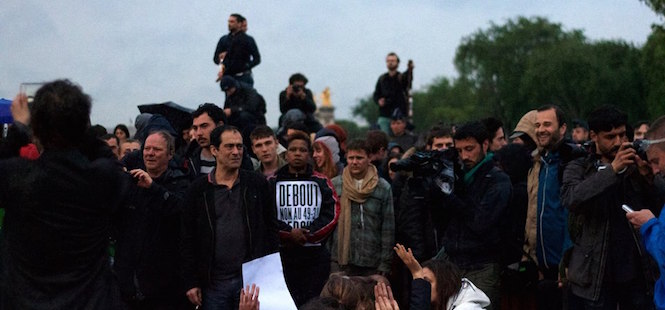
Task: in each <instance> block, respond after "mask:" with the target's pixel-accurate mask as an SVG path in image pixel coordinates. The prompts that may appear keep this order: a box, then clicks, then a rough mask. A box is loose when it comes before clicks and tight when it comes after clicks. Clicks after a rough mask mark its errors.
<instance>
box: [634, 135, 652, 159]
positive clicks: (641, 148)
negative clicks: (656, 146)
mask: <svg viewBox="0 0 665 310" xmlns="http://www.w3.org/2000/svg"><path fill="white" fill-rule="evenodd" d="M630 147H631V148H633V149H634V150H635V154H637V156H639V157H640V158H641V159H642V160H647V148H648V147H649V143H648V142H647V141H645V140H642V139H637V140H635V141H633V144H631V145H630Z"/></svg>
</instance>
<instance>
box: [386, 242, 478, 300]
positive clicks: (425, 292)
mask: <svg viewBox="0 0 665 310" xmlns="http://www.w3.org/2000/svg"><path fill="white" fill-rule="evenodd" d="M394 249H395V252H396V253H397V255H398V256H399V258H400V259H401V260H402V262H404V264H405V265H406V266H407V268H408V269H409V271H411V275H412V276H413V283H412V289H411V302H410V306H411V307H410V308H411V310H420V309H437V310H443V309H456V310H459V309H484V308H485V307H487V306H489V305H490V301H489V298H487V295H485V293H483V291H481V290H480V289H479V288H477V287H476V286H475V285H473V283H471V281H469V280H468V279H466V278H462V277H461V273H460V271H459V269H458V268H457V266H455V265H454V264H453V263H451V262H449V261H446V260H429V261H426V262H425V263H423V265H422V266H421V265H420V264H419V263H418V261H417V260H416V259H415V258H414V257H413V253H412V252H411V249H408V250H407V249H406V248H404V246H403V245H401V244H399V243H398V244H397V245H396V246H395V247H394ZM377 291H378V292H379V296H377V301H380V302H377V310H386V309H387V310H394V309H398V308H396V304H395V303H394V302H391V301H390V299H391V298H390V297H391V296H392V294H391V293H390V289H389V288H387V290H385V289H384V288H383V287H380V288H377ZM386 291H387V292H386ZM382 292H386V293H382Z"/></svg>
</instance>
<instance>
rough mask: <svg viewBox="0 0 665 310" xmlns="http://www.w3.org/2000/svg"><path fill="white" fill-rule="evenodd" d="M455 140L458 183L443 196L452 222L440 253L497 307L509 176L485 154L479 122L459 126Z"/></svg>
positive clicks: (486, 139) (485, 143) (483, 132)
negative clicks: (462, 164)
mask: <svg viewBox="0 0 665 310" xmlns="http://www.w3.org/2000/svg"><path fill="white" fill-rule="evenodd" d="M453 139H454V141H455V149H456V150H457V153H458V154H459V159H460V160H461V161H462V162H463V163H464V167H463V168H462V173H463V175H460V176H459V177H460V178H459V179H460V180H461V181H462V182H461V184H458V185H457V186H456V187H455V190H454V191H453V192H452V193H450V194H449V195H444V198H443V206H444V208H445V209H447V211H448V213H449V214H450V220H449V223H448V227H447V228H446V230H445V233H444V237H443V249H444V251H445V252H444V253H442V254H444V257H446V258H447V259H448V260H450V261H451V262H453V263H455V264H456V265H457V266H459V267H460V269H461V270H462V276H463V277H465V278H468V279H469V280H471V282H473V283H474V284H476V285H477V286H478V287H479V288H480V289H482V291H483V292H485V294H487V296H488V297H489V298H490V300H491V301H492V305H499V272H500V270H501V269H500V264H499V262H500V258H501V249H502V248H501V247H502V246H501V244H502V243H501V237H500V235H501V234H500V229H499V226H500V222H501V221H502V219H503V217H504V216H505V214H506V210H507V208H508V202H509V200H510V195H511V191H512V186H511V183H510V178H509V177H508V175H506V174H505V173H504V172H502V171H501V170H500V169H499V168H497V167H495V165H494V161H493V160H492V157H493V156H492V154H491V153H490V154H488V147H489V143H490V142H489V134H488V132H487V130H486V129H485V126H484V125H483V124H482V123H481V122H479V121H475V122H470V123H467V124H464V125H462V126H460V127H459V129H458V130H457V131H456V132H455V135H454V136H453Z"/></svg>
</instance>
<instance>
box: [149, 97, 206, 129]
mask: <svg viewBox="0 0 665 310" xmlns="http://www.w3.org/2000/svg"><path fill="white" fill-rule="evenodd" d="M138 108H139V112H141V113H150V114H160V115H162V116H164V118H166V120H168V121H169V123H171V126H173V128H174V129H175V130H177V132H178V134H180V132H182V130H183V129H187V128H189V127H190V126H192V112H194V110H192V109H190V108H186V107H183V106H181V105H179V104H177V103H175V102H171V101H167V102H162V103H150V104H142V105H139V106H138Z"/></svg>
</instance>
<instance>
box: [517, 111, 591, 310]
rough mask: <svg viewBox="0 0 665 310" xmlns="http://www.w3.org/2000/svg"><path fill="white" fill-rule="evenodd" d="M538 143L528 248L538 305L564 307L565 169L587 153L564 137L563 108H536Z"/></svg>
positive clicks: (529, 186)
mask: <svg viewBox="0 0 665 310" xmlns="http://www.w3.org/2000/svg"><path fill="white" fill-rule="evenodd" d="M534 124H535V127H536V140H537V141H536V143H537V144H538V147H539V148H540V149H541V151H540V153H539V154H537V155H536V156H534V164H533V167H532V168H531V170H530V171H529V176H528V178H527V191H528V196H529V207H528V209H527V218H526V226H525V231H526V235H525V239H526V240H525V249H524V250H525V252H526V253H527V254H528V255H529V256H531V258H532V259H533V260H534V261H535V262H537V264H538V271H539V273H540V275H539V278H540V279H542V280H541V284H540V285H539V286H538V288H539V291H538V296H537V300H538V303H539V308H542V309H561V307H562V293H561V291H560V289H559V288H558V283H557V281H558V270H559V262H560V261H561V258H562V257H563V253H564V252H565V251H566V250H567V249H568V248H569V247H570V237H569V236H568V210H567V209H565V208H564V207H563V206H562V205H561V199H560V196H559V195H560V188H561V177H562V175H563V169H564V167H565V165H566V163H568V162H569V161H570V160H572V159H574V158H578V157H581V156H584V155H585V152H584V150H582V149H580V148H578V147H577V146H576V145H575V144H573V142H572V141H565V140H564V139H563V137H564V135H565V133H566V120H565V118H564V114H563V111H562V110H561V108H559V107H557V106H554V105H545V106H542V107H540V108H538V109H537V110H536V121H535V123H534Z"/></svg>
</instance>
